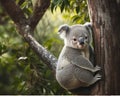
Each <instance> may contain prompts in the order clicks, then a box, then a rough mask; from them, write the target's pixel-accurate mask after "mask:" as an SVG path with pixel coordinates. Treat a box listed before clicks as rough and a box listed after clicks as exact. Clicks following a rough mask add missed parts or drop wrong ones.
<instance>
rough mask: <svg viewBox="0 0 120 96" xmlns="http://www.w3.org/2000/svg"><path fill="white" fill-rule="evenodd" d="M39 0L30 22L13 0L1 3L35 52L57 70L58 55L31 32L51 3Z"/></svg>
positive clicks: (5, 0)
mask: <svg viewBox="0 0 120 96" xmlns="http://www.w3.org/2000/svg"><path fill="white" fill-rule="evenodd" d="M37 1H38V2H36V5H35V9H34V12H33V15H32V17H31V18H29V20H28V21H30V22H28V21H27V19H26V18H25V15H24V13H23V11H22V10H21V9H20V7H19V6H18V5H16V4H15V2H14V1H13V0H0V3H1V5H2V6H3V7H4V8H5V10H6V11H7V13H8V15H9V16H10V17H11V18H12V20H13V21H14V23H15V24H16V25H17V29H18V30H19V33H20V34H21V35H22V36H23V38H24V39H25V40H26V42H27V43H28V44H29V45H30V47H31V48H32V49H33V51H35V53H36V54H37V55H38V56H39V58H40V60H42V61H43V62H44V63H45V64H47V65H48V66H49V67H50V68H51V69H52V70H53V71H54V72H55V69H56V62H57V59H56V57H55V56H54V55H52V54H51V53H50V52H48V51H47V50H46V49H45V48H44V47H43V46H41V45H40V44H39V43H38V42H37V41H36V40H35V39H34V38H33V37H32V35H31V34H30V33H33V30H34V28H35V27H36V25H37V23H38V22H39V20H40V19H41V17H42V16H43V14H44V13H45V11H46V9H47V8H48V7H49V4H50V1H49V0H37ZM37 3H38V4H37ZM29 24H30V25H29Z"/></svg>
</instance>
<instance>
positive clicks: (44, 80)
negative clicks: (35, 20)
mask: <svg viewBox="0 0 120 96" xmlns="http://www.w3.org/2000/svg"><path fill="white" fill-rule="evenodd" d="M16 3H17V4H19V5H20V7H21V9H22V10H23V11H24V13H25V16H26V17H28V16H29V15H31V13H32V2H31V0H16ZM59 9H60V10H59ZM11 10H12V9H11ZM51 11H52V12H53V13H51ZM61 12H62V13H63V14H62V15H61ZM70 13H71V14H70ZM88 20H89V19H88V13H87V5H86V1H85V0H52V1H51V10H50V9H48V10H47V12H46V14H45V15H44V16H43V18H42V20H41V21H40V23H39V24H38V26H37V28H36V29H35V34H34V36H35V38H36V39H37V41H38V42H39V43H40V44H42V45H43V46H44V47H45V48H47V50H49V51H50V52H51V53H53V54H54V55H55V56H57V57H58V55H59V52H60V50H61V48H62V47H63V41H62V40H60V38H59V37H58V35H57V28H58V26H59V25H61V24H63V23H68V24H73V22H74V23H84V22H86V21H88ZM72 21H73V22H72ZM0 94H70V93H69V92H67V91H65V90H64V89H62V88H61V87H60V86H59V84H58V83H57V82H56V80H55V76H54V75H53V73H52V72H51V70H50V69H49V68H48V67H47V66H46V65H45V64H43V62H42V61H40V59H39V57H37V56H36V55H35V53H34V52H33V51H32V50H31V48H30V47H29V46H28V44H27V43H25V41H24V40H23V38H21V37H20V36H19V34H18V33H17V30H16V29H15V26H14V24H13V22H12V21H11V19H10V18H9V17H8V15H7V14H6V12H5V11H4V10H3V9H2V7H0Z"/></svg>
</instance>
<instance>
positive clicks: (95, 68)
mask: <svg viewBox="0 0 120 96" xmlns="http://www.w3.org/2000/svg"><path fill="white" fill-rule="evenodd" d="M99 70H101V67H99V66H98V65H96V66H95V67H94V69H93V70H92V72H97V71H99Z"/></svg>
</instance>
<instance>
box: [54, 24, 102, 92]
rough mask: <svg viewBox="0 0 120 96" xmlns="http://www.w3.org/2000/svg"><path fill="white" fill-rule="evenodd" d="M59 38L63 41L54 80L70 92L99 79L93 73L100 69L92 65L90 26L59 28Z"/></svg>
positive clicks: (64, 26)
mask: <svg viewBox="0 0 120 96" xmlns="http://www.w3.org/2000/svg"><path fill="white" fill-rule="evenodd" d="M58 32H59V34H60V37H61V38H63V39H64V44H65V45H64V47H63V49H62V51H61V53H60V56H59V58H58V63H57V68H56V79H57V81H58V83H59V84H60V85H61V86H62V87H63V88H65V89H67V90H71V89H75V88H78V87H87V86H89V85H92V84H94V83H95V82H96V81H98V80H100V79H101V75H100V74H96V75H95V76H94V73H95V72H97V71H99V70H100V67H98V66H96V67H94V65H93V62H94V61H93V60H92V59H93V58H94V56H93V50H92V47H91V46H90V43H91V42H92V26H91V24H90V23H87V24H84V25H80V24H77V25H73V26H68V25H66V24H65V25H62V26H60V28H59V31H58ZM90 59H91V60H90Z"/></svg>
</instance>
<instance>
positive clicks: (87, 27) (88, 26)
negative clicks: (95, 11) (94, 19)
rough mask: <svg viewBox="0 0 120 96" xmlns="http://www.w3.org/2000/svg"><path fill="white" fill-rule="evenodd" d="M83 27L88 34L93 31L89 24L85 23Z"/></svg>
mask: <svg viewBox="0 0 120 96" xmlns="http://www.w3.org/2000/svg"><path fill="white" fill-rule="evenodd" d="M84 26H85V27H86V29H87V30H88V32H90V33H91V32H92V31H93V29H92V23H90V22H86V23H85V24H84Z"/></svg>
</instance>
